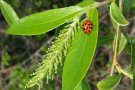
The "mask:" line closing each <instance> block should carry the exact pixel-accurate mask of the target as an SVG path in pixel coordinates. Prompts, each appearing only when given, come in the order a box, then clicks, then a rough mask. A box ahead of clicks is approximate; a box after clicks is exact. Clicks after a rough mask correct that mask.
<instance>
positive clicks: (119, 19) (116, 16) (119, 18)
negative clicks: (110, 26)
mask: <svg viewBox="0 0 135 90" xmlns="http://www.w3.org/2000/svg"><path fill="white" fill-rule="evenodd" d="M110 17H111V19H112V20H113V21H114V22H116V23H117V24H118V25H121V26H125V25H128V24H129V23H128V21H127V20H126V19H125V18H124V16H123V15H122V13H121V11H120V10H119V8H118V7H117V5H116V4H115V2H112V3H111V5H110Z"/></svg>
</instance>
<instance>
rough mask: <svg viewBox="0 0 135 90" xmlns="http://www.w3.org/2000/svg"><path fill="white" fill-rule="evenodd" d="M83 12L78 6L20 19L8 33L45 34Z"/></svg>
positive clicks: (47, 11)
mask: <svg viewBox="0 0 135 90" xmlns="http://www.w3.org/2000/svg"><path fill="white" fill-rule="evenodd" d="M81 10H82V8H80V7H78V6H71V7H66V8H60V9H52V10H46V11H44V12H40V13H37V14H33V15H30V16H26V17H24V18H22V19H20V20H19V21H18V22H16V23H15V24H13V25H12V26H11V27H10V28H9V29H8V31H7V32H8V33H9V34H16V35H37V34H43V33H46V32H48V31H50V30H52V29H54V28H56V27H58V26H60V25H61V24H63V23H65V22H66V20H69V19H70V18H72V17H73V16H75V15H76V14H77V13H78V12H79V11H81Z"/></svg>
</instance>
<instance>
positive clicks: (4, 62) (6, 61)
mask: <svg viewBox="0 0 135 90" xmlns="http://www.w3.org/2000/svg"><path fill="white" fill-rule="evenodd" d="M9 61H10V55H9V54H8V53H7V52H5V53H3V55H2V65H9Z"/></svg>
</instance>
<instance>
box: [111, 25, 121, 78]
mask: <svg viewBox="0 0 135 90" xmlns="http://www.w3.org/2000/svg"><path fill="white" fill-rule="evenodd" d="M119 31H120V29H119V25H117V30H116V36H115V39H114V55H113V63H112V68H111V73H110V76H112V74H113V71H114V67H115V66H116V65H117V64H118V62H117V54H118V42H119Z"/></svg>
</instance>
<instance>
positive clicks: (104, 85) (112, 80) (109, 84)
mask: <svg viewBox="0 0 135 90" xmlns="http://www.w3.org/2000/svg"><path fill="white" fill-rule="evenodd" d="M120 79H121V76H120V75H114V76H110V77H108V78H106V79H104V80H102V81H100V82H98V84H97V87H98V89H99V90H113V89H114V88H115V87H116V86H117V85H118V83H119V82H120Z"/></svg>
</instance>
